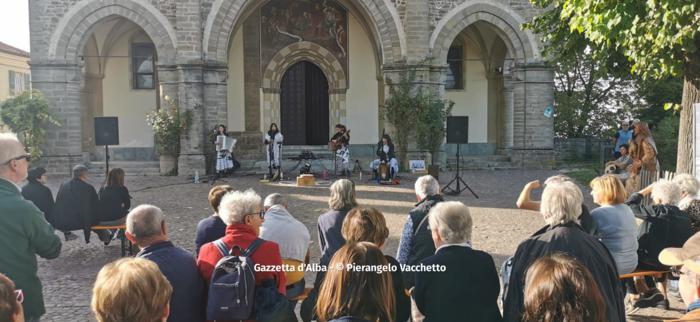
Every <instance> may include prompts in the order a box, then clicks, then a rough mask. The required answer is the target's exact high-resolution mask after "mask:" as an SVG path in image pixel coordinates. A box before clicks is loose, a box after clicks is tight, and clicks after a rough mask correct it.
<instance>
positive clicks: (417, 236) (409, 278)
mask: <svg viewBox="0 0 700 322" xmlns="http://www.w3.org/2000/svg"><path fill="white" fill-rule="evenodd" d="M443 201H445V199H443V198H442V195H432V196H428V197H426V198H425V199H423V200H421V201H420V202H418V203H417V204H416V207H415V208H413V209H412V210H411V211H409V212H408V215H409V216H410V217H411V221H412V222H413V239H412V244H411V247H410V249H409V252H408V260H407V262H406V264H407V265H417V264H419V263H420V262H421V261H422V260H424V259H425V258H427V257H429V256H433V255H435V242H433V235H432V233H431V232H430V227H429V225H428V219H427V217H428V212H430V209H432V208H433V207H434V206H435V205H437V204H438V203H440V202H443ZM424 219H425V220H424ZM403 277H404V282H405V283H406V287H407V288H411V287H413V284H414V282H413V280H414V277H415V274H413V273H410V272H409V273H404V275H403Z"/></svg>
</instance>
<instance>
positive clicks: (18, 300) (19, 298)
mask: <svg viewBox="0 0 700 322" xmlns="http://www.w3.org/2000/svg"><path fill="white" fill-rule="evenodd" d="M23 301H24V293H22V290H18V289H16V287H15V283H13V282H12V280H10V279H9V278H7V276H5V275H3V274H2V273H0V321H6V322H24V308H22V302H23Z"/></svg>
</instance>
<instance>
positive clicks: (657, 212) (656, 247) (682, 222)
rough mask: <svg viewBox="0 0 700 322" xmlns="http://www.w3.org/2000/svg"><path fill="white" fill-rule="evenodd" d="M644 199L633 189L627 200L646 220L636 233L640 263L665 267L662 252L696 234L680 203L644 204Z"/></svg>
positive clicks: (679, 245)
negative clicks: (660, 259)
mask: <svg viewBox="0 0 700 322" xmlns="http://www.w3.org/2000/svg"><path fill="white" fill-rule="evenodd" d="M643 199H644V196H642V195H641V194H639V193H633V194H632V195H631V196H630V197H629V198H628V199H627V201H626V202H625V203H626V204H627V205H628V206H630V208H632V212H633V213H634V216H635V217H637V218H639V219H642V220H644V221H643V222H642V224H641V225H639V231H638V234H637V240H638V241H639V248H638V249H637V256H638V257H639V262H640V263H646V264H650V265H653V266H658V267H660V268H663V267H665V266H664V265H662V264H661V263H660V262H659V253H661V251H662V250H663V249H664V248H667V247H682V246H683V243H685V241H686V240H688V238H690V236H692V235H693V227H692V225H691V222H690V218H689V217H688V216H687V215H686V214H685V213H684V212H683V211H681V210H680V209H678V207H676V206H671V205H653V206H644V205H642V200H643Z"/></svg>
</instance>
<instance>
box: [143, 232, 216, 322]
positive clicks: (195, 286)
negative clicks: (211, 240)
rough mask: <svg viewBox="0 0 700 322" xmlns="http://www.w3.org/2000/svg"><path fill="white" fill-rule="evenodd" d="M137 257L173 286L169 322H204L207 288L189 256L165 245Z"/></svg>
mask: <svg viewBox="0 0 700 322" xmlns="http://www.w3.org/2000/svg"><path fill="white" fill-rule="evenodd" d="M137 257H141V258H146V259H149V260H152V261H154V262H155V263H156V264H158V267H159V268H160V271H161V272H162V273H163V275H165V278H167V279H168V281H170V284H171V285H172V286H173V295H172V298H171V299H170V317H168V322H201V321H204V315H205V314H204V304H205V301H206V293H205V291H206V288H205V284H204V281H203V280H202V277H201V275H199V271H198V270H197V265H196V263H195V261H194V257H192V254H190V253H189V252H187V251H186V250H184V249H182V248H179V247H175V246H174V245H173V243H172V242H169V241H164V242H160V243H157V244H153V245H151V246H148V247H146V248H144V249H143V250H141V252H139V254H138V255H137Z"/></svg>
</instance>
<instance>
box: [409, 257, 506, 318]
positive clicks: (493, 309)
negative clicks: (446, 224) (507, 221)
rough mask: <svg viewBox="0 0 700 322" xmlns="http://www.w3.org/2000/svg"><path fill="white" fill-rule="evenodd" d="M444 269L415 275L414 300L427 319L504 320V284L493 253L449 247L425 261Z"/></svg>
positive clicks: (427, 263) (428, 264)
mask: <svg viewBox="0 0 700 322" xmlns="http://www.w3.org/2000/svg"><path fill="white" fill-rule="evenodd" d="M422 263H423V264H424V265H426V266H430V265H435V266H434V267H438V266H440V265H442V266H444V267H445V269H446V270H445V271H444V272H443V271H437V272H435V271H430V272H429V271H423V272H417V273H415V274H416V287H415V288H414V289H413V293H412V296H413V299H414V300H415V302H416V306H417V307H418V310H420V312H421V313H422V314H423V315H424V316H425V320H424V322H462V321H474V322H494V321H501V312H500V311H499V309H498V294H499V293H500V288H501V284H500V281H499V279H498V274H497V273H496V266H495V264H494V262H493V258H491V255H489V254H487V253H485V252H482V251H478V250H474V249H471V248H470V247H463V246H457V245H454V246H446V247H444V248H441V249H440V250H439V251H438V252H437V253H436V254H435V255H433V256H430V257H428V258H426V259H424V260H423V261H422Z"/></svg>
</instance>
